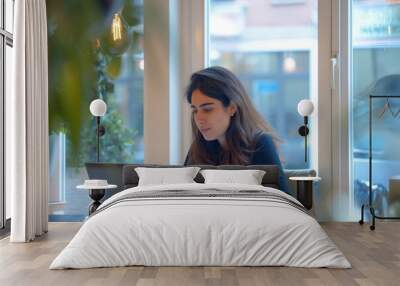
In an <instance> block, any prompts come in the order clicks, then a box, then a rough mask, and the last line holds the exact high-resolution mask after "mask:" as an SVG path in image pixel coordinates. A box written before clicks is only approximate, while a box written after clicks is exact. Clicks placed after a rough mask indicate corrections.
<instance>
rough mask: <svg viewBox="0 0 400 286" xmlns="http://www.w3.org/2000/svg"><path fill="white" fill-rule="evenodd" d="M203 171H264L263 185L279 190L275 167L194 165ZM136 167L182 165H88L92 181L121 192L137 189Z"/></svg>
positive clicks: (197, 178)
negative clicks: (110, 186)
mask: <svg viewBox="0 0 400 286" xmlns="http://www.w3.org/2000/svg"><path fill="white" fill-rule="evenodd" d="M194 166H197V167H200V168H202V169H223V170H243V169H257V170H264V171H265V172H266V173H265V175H264V177H263V180H262V185H263V186H266V187H273V188H278V189H279V169H278V167H277V166H275V165H249V166H240V165H220V166H212V165H194ZM136 167H153V168H154V167H157V168H180V167H183V166H182V165H156V164H120V163H86V169H87V172H88V176H89V178H91V179H105V180H108V183H109V184H115V185H117V186H118V187H119V188H118V189H117V190H116V191H117V192H118V191H121V190H122V189H127V188H131V187H136V186H137V185H138V182H139V177H138V175H137V174H136V172H135V168H136ZM194 180H195V181H196V182H198V183H204V178H203V176H202V175H201V174H200V173H199V174H198V175H197V176H196V178H195V179H194Z"/></svg>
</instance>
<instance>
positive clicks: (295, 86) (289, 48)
mask: <svg viewBox="0 0 400 286" xmlns="http://www.w3.org/2000/svg"><path fill="white" fill-rule="evenodd" d="M285 3H286V4H296V5H289V6H287V5H284V6H281V5H275V4H277V1H275V2H273V1H216V0H212V1H211V5H210V12H209V13H210V16H209V19H210V25H209V26H210V43H209V49H210V50H209V64H210V65H221V66H224V67H226V68H228V69H230V70H232V71H233V72H234V73H235V74H236V75H237V76H238V77H239V78H240V80H241V81H242V82H243V84H244V86H245V88H246V90H247V92H248V93H249V95H250V96H251V98H252V100H253V102H254V104H255V105H256V107H257V108H258V110H259V112H260V113H261V114H262V115H263V117H264V118H265V119H266V120H267V121H268V122H269V123H270V124H271V125H272V126H273V127H274V129H275V131H276V132H277V133H278V135H279V136H280V137H281V138H282V139H283V141H284V143H283V144H282V145H281V154H282V156H283V160H284V165H285V167H286V168H308V167H309V166H310V162H308V163H305V162H304V145H303V144H304V141H303V138H302V137H301V136H299V135H298V133H297V129H298V127H299V126H300V125H301V124H302V122H303V119H302V118H301V117H300V116H299V115H298V113H297V103H298V102H299V101H300V100H301V99H304V98H316V96H317V95H316V94H315V92H316V90H317V81H316V75H317V23H316V19H317V17H316V13H317V1H314V0H308V1H305V0H304V1H285ZM293 15H296V16H295V17H294V16H293Z"/></svg>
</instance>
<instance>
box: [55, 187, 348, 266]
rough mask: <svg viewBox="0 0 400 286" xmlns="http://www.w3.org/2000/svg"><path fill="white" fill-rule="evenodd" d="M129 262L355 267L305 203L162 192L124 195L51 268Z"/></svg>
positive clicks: (90, 223)
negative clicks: (299, 206)
mask: <svg viewBox="0 0 400 286" xmlns="http://www.w3.org/2000/svg"><path fill="white" fill-rule="evenodd" d="M205 188H218V189H220V190H222V189H226V190H254V189H257V190H263V191H268V192H272V193H274V194H277V195H280V196H284V197H286V198H289V199H290V200H292V201H295V202H297V201H296V200H295V199H294V198H292V197H290V196H289V195H287V194H285V193H283V192H281V191H279V190H276V189H273V188H267V187H263V186H254V185H238V184H196V183H194V184H179V185H178V184H176V185H157V186H145V187H143V186H142V187H135V188H131V189H127V190H125V191H123V192H120V193H118V194H116V195H114V196H113V197H111V198H109V199H108V200H106V201H105V202H104V203H103V204H102V205H101V206H100V208H102V207H104V206H107V205H108V204H110V203H112V202H113V201H115V200H116V199H118V198H119V197H121V196H124V195H126V194H129V193H130V192H145V191H150V190H151V191H154V190H159V191H163V190H174V189H179V190H204V189H205ZM126 265H146V266H189V265H214V266H215V265H219V266H228V265H229V266H240V265H247V266H294V267H332V268H350V267H351V266H350V263H349V262H348V261H347V259H346V258H345V257H344V255H343V254H342V252H341V251H340V250H338V248H337V247H336V246H335V244H334V243H333V242H332V241H331V240H330V239H329V237H328V236H327V235H326V233H325V232H324V230H323V229H322V228H321V226H320V225H319V224H318V222H317V221H316V220H315V219H314V218H313V217H311V216H309V215H307V214H306V213H304V212H302V211H300V210H299V209H297V208H295V207H293V206H291V205H288V204H282V203H278V202H274V201H265V200H262V199H257V198H256V199H255V198H251V199H250V198H249V199H246V198H240V199H238V198H229V197H227V198H204V197H203V198H182V199H179V198H168V199H166V198H155V199H147V200H138V201H123V202H120V203H117V204H115V205H111V206H109V207H108V208H104V210H103V211H101V212H99V213H98V214H96V215H94V216H92V217H90V218H89V219H88V220H87V221H86V222H85V223H84V224H83V225H82V227H81V228H80V230H79V231H78V233H77V234H76V235H75V237H74V238H73V239H72V241H71V242H70V243H69V244H68V245H67V247H65V249H64V250H63V251H62V252H61V253H60V254H59V255H58V256H57V257H56V259H55V260H54V261H53V262H52V264H51V265H50V269H62V268H91V267H112V266H126Z"/></svg>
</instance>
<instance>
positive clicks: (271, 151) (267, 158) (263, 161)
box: [251, 133, 280, 165]
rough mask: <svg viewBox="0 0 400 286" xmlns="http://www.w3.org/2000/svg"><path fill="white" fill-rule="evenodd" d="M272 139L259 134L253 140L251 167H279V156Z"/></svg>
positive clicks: (269, 135) (265, 134)
mask: <svg viewBox="0 0 400 286" xmlns="http://www.w3.org/2000/svg"><path fill="white" fill-rule="evenodd" d="M273 138H274V137H273V136H272V135H271V134H268V133H259V134H257V137H256V138H255V142H256V143H255V149H254V152H253V155H252V159H251V163H252V164H253V165H268V164H276V165H280V160H279V155H278V152H277V149H276V146H275V143H274V139H273Z"/></svg>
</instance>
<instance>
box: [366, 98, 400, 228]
mask: <svg viewBox="0 0 400 286" xmlns="http://www.w3.org/2000/svg"><path fill="white" fill-rule="evenodd" d="M376 98H379V99H388V98H399V99H400V95H382V96H381V95H372V94H371V95H370V96H369V124H368V128H369V156H368V160H369V166H368V167H369V170H368V173H369V174H368V177H369V186H368V204H363V205H362V206H361V219H360V220H359V224H364V209H365V208H368V209H369V211H370V213H371V217H372V222H371V225H370V226H369V228H370V229H371V230H374V229H375V219H389V220H392V219H400V217H384V216H378V215H376V214H375V208H374V206H373V202H372V100H373V99H376Z"/></svg>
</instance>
